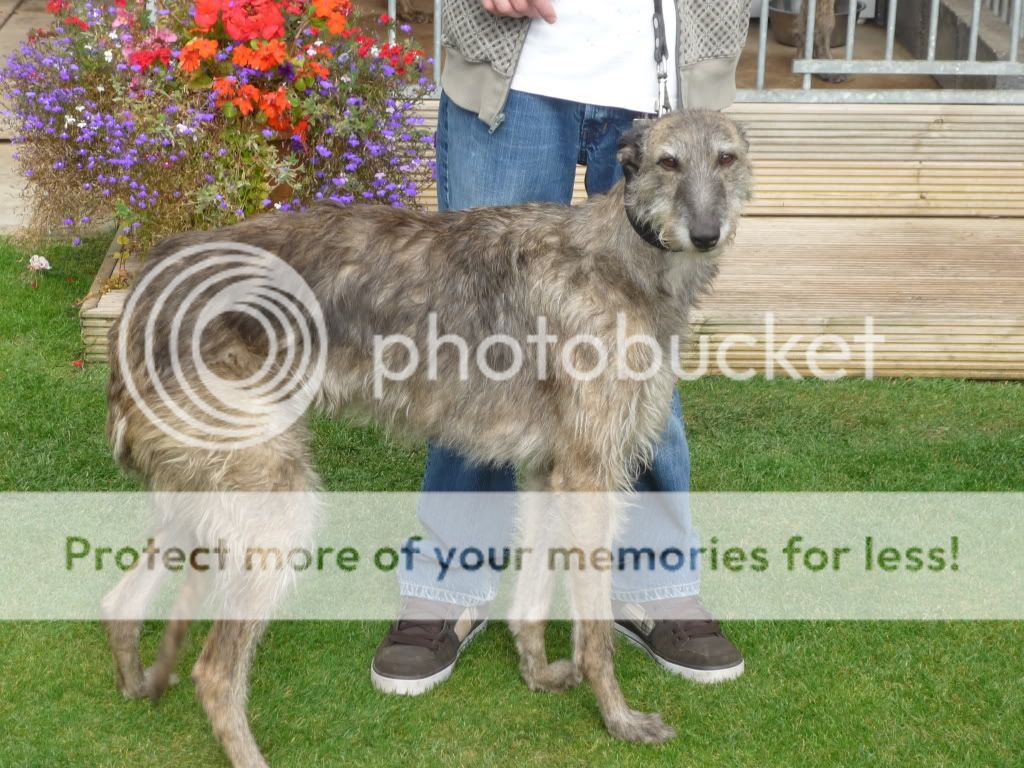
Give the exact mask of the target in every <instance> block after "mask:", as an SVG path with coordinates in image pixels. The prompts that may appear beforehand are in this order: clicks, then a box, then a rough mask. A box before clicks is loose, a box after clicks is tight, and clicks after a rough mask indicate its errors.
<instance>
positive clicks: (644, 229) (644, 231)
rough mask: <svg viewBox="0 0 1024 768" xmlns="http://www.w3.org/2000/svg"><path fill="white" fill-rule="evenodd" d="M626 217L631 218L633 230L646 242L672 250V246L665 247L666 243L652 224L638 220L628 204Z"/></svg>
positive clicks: (662, 248) (662, 249) (665, 249)
mask: <svg viewBox="0 0 1024 768" xmlns="http://www.w3.org/2000/svg"><path fill="white" fill-rule="evenodd" d="M626 218H627V219H629V223H630V225H631V226H632V227H633V231H634V232H636V233H637V234H638V235H640V237H642V238H643V239H644V240H645V241H646V242H648V243H650V244H651V245H653V246H654V247H655V248H657V249H658V250H661V251H668V250H671V249H670V248H666V247H665V244H664V243H663V242H661V238H660V237H658V233H657V232H655V231H654V230H653V229H652V228H651V225H650V224H648V223H647V222H640V221H637V220H636V218H635V217H634V216H633V212H632V211H631V210H630V209H629V206H626Z"/></svg>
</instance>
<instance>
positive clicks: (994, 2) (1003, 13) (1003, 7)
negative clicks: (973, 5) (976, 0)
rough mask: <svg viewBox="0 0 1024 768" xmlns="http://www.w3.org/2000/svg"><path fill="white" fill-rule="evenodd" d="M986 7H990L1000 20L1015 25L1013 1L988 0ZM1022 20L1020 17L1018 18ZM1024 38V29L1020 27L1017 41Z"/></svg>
mask: <svg viewBox="0 0 1024 768" xmlns="http://www.w3.org/2000/svg"><path fill="white" fill-rule="evenodd" d="M985 5H986V6H987V7H988V9H989V10H990V11H992V13H993V14H995V15H996V16H998V17H999V18H1000V19H1002V20H1003V21H1005V22H1006V23H1007V24H1012V23H1013V2H1012V0H986V2H985ZM1017 18H1018V19H1019V18H1020V17H1019V16H1018V17H1017ZM1021 38H1024V29H1022V28H1020V26H1019V25H1018V29H1017V39H1018V40H1020V39H1021Z"/></svg>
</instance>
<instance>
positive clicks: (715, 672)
mask: <svg viewBox="0 0 1024 768" xmlns="http://www.w3.org/2000/svg"><path fill="white" fill-rule="evenodd" d="M615 631H616V632H618V633H619V634H620V635H622V636H623V637H624V638H626V640H628V641H629V642H631V643H632V644H633V645H635V646H636V647H637V648H639V649H640V650H641V651H643V652H644V653H646V654H647V655H648V656H650V657H651V658H652V659H654V661H656V662H658V664H659V665H660V666H661V667H662V668H663V669H667V670H668V671H669V672H671V673H672V674H673V675H679V676H680V677H685V678H686V679H687V680H690V681H692V682H694V683H700V684H702V685H712V684H714V683H725V682H728V681H729V680H735V679H736V678H737V677H739V676H740V675H742V674H743V670H744V664H743V659H740V663H739V664H734V665H732V666H731V667H723V668H721V669H696V668H694V667H684V666H683V665H682V664H673V663H672V662H671V661H669V660H668V659H664V658H662V657H661V656H659V655H658V654H656V653H655V652H654V651H652V650H651V649H650V647H649V646H648V645H647V643H645V642H644V641H643V640H641V639H640V638H639V637H638V636H637V635H636V634H635V633H633V632H631V631H630V630H629V629H627V628H626V627H623V626H622V625H620V624H616V625H615Z"/></svg>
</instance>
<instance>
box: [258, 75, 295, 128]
mask: <svg viewBox="0 0 1024 768" xmlns="http://www.w3.org/2000/svg"><path fill="white" fill-rule="evenodd" d="M291 108H292V105H291V102H290V101H288V94H287V93H286V92H285V89H284V86H281V87H280V88H278V89H277V90H276V91H272V92H270V93H264V94H263V95H261V96H260V109H261V110H262V111H263V114H265V115H266V116H267V125H269V126H270V127H271V128H273V129H274V130H277V131H287V130H290V129H291V127H292V122H291V120H289V119H288V112H289V111H290V110H291Z"/></svg>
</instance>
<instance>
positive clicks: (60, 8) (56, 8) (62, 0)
mask: <svg viewBox="0 0 1024 768" xmlns="http://www.w3.org/2000/svg"><path fill="white" fill-rule="evenodd" d="M70 7H71V3H69V2H67V0H49V2H47V4H46V10H48V11H49V12H50V13H52V14H54V15H56V14H58V13H63V12H64V11H66V10H67V9H68V8H70Z"/></svg>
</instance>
